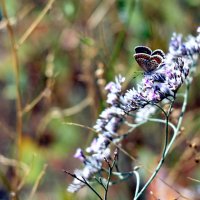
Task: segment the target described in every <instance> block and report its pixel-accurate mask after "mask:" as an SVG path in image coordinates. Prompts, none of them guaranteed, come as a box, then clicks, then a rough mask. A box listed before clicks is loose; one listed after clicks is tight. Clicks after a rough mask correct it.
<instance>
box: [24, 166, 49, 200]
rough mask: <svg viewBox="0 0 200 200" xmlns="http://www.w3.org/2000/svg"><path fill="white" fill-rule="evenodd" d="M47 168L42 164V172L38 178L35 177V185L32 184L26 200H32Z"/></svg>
mask: <svg viewBox="0 0 200 200" xmlns="http://www.w3.org/2000/svg"><path fill="white" fill-rule="evenodd" d="M47 166H48V165H47V164H44V167H43V169H42V171H41V172H40V174H39V176H38V177H37V180H36V181H35V184H34V186H33V188H32V190H31V193H30V195H29V197H28V200H32V199H33V196H34V194H35V192H36V190H37V188H38V186H39V184H40V182H41V179H42V177H43V176H44V175H45V173H46V169H47Z"/></svg>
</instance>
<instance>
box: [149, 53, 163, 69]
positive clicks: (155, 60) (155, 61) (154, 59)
mask: <svg viewBox="0 0 200 200" xmlns="http://www.w3.org/2000/svg"><path fill="white" fill-rule="evenodd" d="M162 60H163V58H162V57H161V56H160V55H153V56H151V58H150V61H149V66H148V68H149V71H153V70H155V69H156V68H157V67H158V66H159V65H160V64H161V63H162Z"/></svg>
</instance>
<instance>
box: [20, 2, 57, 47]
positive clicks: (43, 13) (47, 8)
mask: <svg viewBox="0 0 200 200" xmlns="http://www.w3.org/2000/svg"><path fill="white" fill-rule="evenodd" d="M54 1H55V0H49V1H48V3H47V5H46V6H45V7H44V9H43V10H42V11H41V13H40V14H39V15H38V17H37V18H36V19H35V21H33V23H32V24H31V25H30V26H29V28H28V29H27V30H26V31H25V33H24V34H23V35H22V36H21V38H20V39H19V41H18V44H17V48H19V46H21V45H22V44H23V43H24V42H25V41H26V40H27V38H28V37H29V36H30V35H31V33H32V32H33V31H34V30H35V28H36V27H37V26H38V24H39V23H40V22H41V20H42V19H43V17H44V16H45V15H46V14H47V12H48V11H49V10H50V9H51V7H52V4H53V3H54Z"/></svg>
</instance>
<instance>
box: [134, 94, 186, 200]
mask: <svg viewBox="0 0 200 200" xmlns="http://www.w3.org/2000/svg"><path fill="white" fill-rule="evenodd" d="M186 93H188V92H187V91H186ZM185 96H187V95H185ZM174 99H175V98H174ZM186 99H187V98H185V99H184V103H183V106H182V112H181V113H184V111H185V108H186V105H187V103H186V102H187V100H186ZM173 104H174V101H173V102H172V103H171V104H170V108H169V110H168V112H167V113H166V112H165V111H164V110H163V109H161V110H162V111H163V113H164V114H165V116H166V129H165V144H164V148H163V153H162V157H161V159H160V162H159V163H158V165H157V167H156V169H155V171H154V173H153V174H152V175H151V177H150V178H149V180H148V181H147V182H146V184H145V185H144V186H143V188H142V189H141V190H140V192H139V193H136V194H135V197H134V200H137V199H138V198H139V197H140V196H141V194H142V193H143V192H144V190H146V188H147V187H148V186H149V184H150V183H151V182H152V181H153V180H154V178H155V177H156V175H157V174H158V172H159V170H160V168H161V167H162V164H163V162H164V160H165V158H166V156H167V153H168V151H169V149H170V147H171V145H172V144H173V142H174V140H175V138H176V135H177V133H178V131H177V129H178V130H179V128H180V125H181V122H182V120H181V117H180V118H179V121H180V122H178V125H177V127H176V129H175V130H176V131H175V132H174V135H173V137H172V139H171V141H170V143H169V145H167V144H168V132H169V115H170V113H171V110H172V107H173ZM159 108H160V107H159ZM182 116H183V115H182Z"/></svg>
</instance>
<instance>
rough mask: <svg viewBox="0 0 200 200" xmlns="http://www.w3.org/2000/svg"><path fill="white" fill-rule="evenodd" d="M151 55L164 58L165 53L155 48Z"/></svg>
mask: <svg viewBox="0 0 200 200" xmlns="http://www.w3.org/2000/svg"><path fill="white" fill-rule="evenodd" d="M151 55H152V56H154V55H159V56H161V57H162V58H165V53H164V52H163V51H162V50H161V49H156V50H155V51H153V53H152V54H151Z"/></svg>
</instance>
